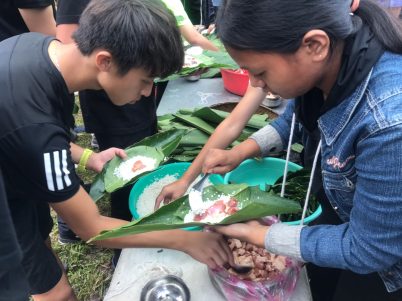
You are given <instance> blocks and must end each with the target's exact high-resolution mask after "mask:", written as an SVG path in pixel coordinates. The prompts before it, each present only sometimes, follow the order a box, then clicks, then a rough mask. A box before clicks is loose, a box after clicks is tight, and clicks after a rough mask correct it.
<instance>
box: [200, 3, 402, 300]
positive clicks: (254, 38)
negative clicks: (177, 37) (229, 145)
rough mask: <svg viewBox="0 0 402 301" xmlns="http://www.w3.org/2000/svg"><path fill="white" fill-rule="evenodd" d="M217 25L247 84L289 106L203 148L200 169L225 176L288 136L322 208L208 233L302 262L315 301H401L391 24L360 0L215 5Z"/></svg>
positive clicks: (398, 78)
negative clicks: (309, 214) (312, 221)
mask: <svg viewBox="0 0 402 301" xmlns="http://www.w3.org/2000/svg"><path fill="white" fill-rule="evenodd" d="M217 30H218V34H219V35H220V37H221V39H222V41H223V43H224V44H225V46H226V48H227V50H228V52H229V53H230V55H231V56H232V57H233V58H234V59H235V60H236V62H237V63H238V64H239V66H240V67H241V68H244V69H247V70H248V71H249V73H250V81H251V84H252V85H253V86H254V87H260V88H262V89H264V90H266V91H270V92H272V93H275V94H279V95H281V96H282V97H284V98H289V99H290V98H294V100H293V101H290V102H289V106H288V108H287V110H286V112H285V113H284V114H283V115H282V116H281V117H280V118H278V119H277V120H276V121H275V122H273V123H271V124H270V125H268V126H266V127H265V128H263V129H262V130H260V131H259V132H257V133H256V134H255V135H253V136H252V137H251V138H250V139H248V140H246V141H244V142H243V143H241V144H239V145H237V146H236V147H234V148H233V149H231V150H229V151H224V150H218V149H213V150H210V151H209V154H208V156H207V159H206V160H205V161H204V166H203V172H210V173H224V172H227V171H229V170H231V169H233V168H235V167H236V166H237V165H238V164H240V162H242V161H243V160H245V159H246V158H250V157H255V156H262V155H269V154H270V153H271V152H277V151H279V150H282V149H284V148H285V147H286V145H287V144H288V143H289V140H290V141H292V140H293V141H295V139H298V140H299V141H302V143H303V144H304V147H305V151H304V158H303V159H304V165H305V166H306V167H312V169H313V172H312V174H313V177H314V181H313V182H312V191H313V192H314V193H315V194H316V197H317V199H319V200H320V201H321V202H322V206H323V208H324V213H323V215H322V217H321V219H320V220H319V221H318V222H317V225H311V226H308V227H306V226H288V225H283V224H275V225H273V226H271V227H267V226H262V225H255V224H252V225H250V224H236V225H231V226H227V227H218V228H217V231H219V232H221V233H223V234H225V235H227V236H232V237H237V238H239V239H241V240H245V241H249V242H251V243H254V244H257V245H260V246H265V248H266V249H268V250H269V251H270V252H272V253H276V254H282V255H287V256H291V257H294V258H297V259H299V260H300V261H303V262H308V263H309V264H308V268H309V275H310V278H311V286H312V291H313V296H314V300H342V301H344V300H365V301H366V300H402V155H401V154H402V56H401V55H400V54H402V29H401V27H400V25H399V23H398V20H397V19H393V18H391V17H390V16H389V15H388V14H387V13H386V12H385V11H384V10H383V9H382V8H381V7H379V6H378V5H377V4H375V3H374V2H370V1H360V3H359V1H356V0H355V1H352V3H350V0H339V1H327V0H309V1H298V0H297V1H295V0H258V1H257V0H249V1H245V0H241V1H240V0H225V1H223V2H222V7H221V8H220V11H219V13H218V18H217ZM293 114H295V116H296V118H295V120H296V127H295V131H294V137H289V133H290V132H291V131H290V128H291V124H292V121H291V120H292V115H293ZM318 224H319V225H318Z"/></svg>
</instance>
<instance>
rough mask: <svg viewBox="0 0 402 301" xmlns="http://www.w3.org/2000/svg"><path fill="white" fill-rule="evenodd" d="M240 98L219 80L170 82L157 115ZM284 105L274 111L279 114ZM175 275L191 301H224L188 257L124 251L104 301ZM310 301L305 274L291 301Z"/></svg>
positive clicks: (128, 297)
mask: <svg viewBox="0 0 402 301" xmlns="http://www.w3.org/2000/svg"><path fill="white" fill-rule="evenodd" d="M239 100H240V97H239V96H237V95H233V94H231V93H229V92H227V91H226V90H225V89H224V88H223V83H222V79H220V78H217V79H201V80H199V81H197V82H188V81H186V80H184V79H178V80H175V81H171V82H169V84H168V86H167V88H166V90H165V93H164V95H163V97H162V100H161V103H160V105H159V107H158V110H157V114H158V115H163V114H167V113H174V112H176V111H177V110H179V109H183V108H194V107H202V106H211V105H213V104H217V103H223V102H237V101H239ZM285 105H286V101H285V102H284V103H283V104H282V105H281V106H279V107H278V108H275V109H274V110H273V111H275V112H277V113H278V114H281V113H282V112H283V110H284V108H285ZM164 274H175V275H177V276H179V277H181V278H182V279H183V280H184V282H185V283H186V284H187V286H188V287H189V289H190V293H191V300H192V301H223V300H224V298H223V297H222V296H221V295H220V294H219V293H218V291H217V290H216V289H215V288H214V287H213V285H212V283H211V281H210V279H209V276H208V273H207V267H206V265H204V264H201V263H199V262H198V261H196V260H194V259H193V258H191V257H190V256H188V255H187V254H185V253H183V252H178V251H174V250H168V249H144V248H135V249H123V251H122V253H121V255H120V259H119V262H118V264H117V267H116V269H115V272H114V275H113V279H112V281H111V284H110V286H109V289H108V292H107V294H106V296H105V298H104V300H105V301H139V300H140V294H141V290H142V288H143V287H144V286H145V284H146V283H147V282H148V281H149V280H151V279H154V278H156V277H158V276H162V275H164ZM308 300H311V293H310V287H309V284H308V280H307V275H306V273H305V270H303V271H302V273H301V275H300V278H299V280H298V282H297V286H296V289H295V292H294V294H293V296H292V298H291V301H308Z"/></svg>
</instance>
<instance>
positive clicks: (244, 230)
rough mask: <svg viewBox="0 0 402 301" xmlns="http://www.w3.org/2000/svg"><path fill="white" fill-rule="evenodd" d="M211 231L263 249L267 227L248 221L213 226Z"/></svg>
mask: <svg viewBox="0 0 402 301" xmlns="http://www.w3.org/2000/svg"><path fill="white" fill-rule="evenodd" d="M213 229H214V230H215V231H216V232H218V233H221V234H223V235H225V236H227V237H233V238H237V239H239V240H241V241H245V242H249V243H251V244H253V245H256V246H258V247H262V248H265V236H266V234H267V232H268V230H269V226H265V225H261V224H260V223H259V222H257V221H249V222H247V223H241V224H232V225H229V226H215V227H213Z"/></svg>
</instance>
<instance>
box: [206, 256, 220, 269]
mask: <svg viewBox="0 0 402 301" xmlns="http://www.w3.org/2000/svg"><path fill="white" fill-rule="evenodd" d="M205 264H206V265H207V266H208V267H209V268H210V269H211V270H216V269H217V268H218V265H217V264H216V262H215V260H214V259H213V258H208V259H207V260H205Z"/></svg>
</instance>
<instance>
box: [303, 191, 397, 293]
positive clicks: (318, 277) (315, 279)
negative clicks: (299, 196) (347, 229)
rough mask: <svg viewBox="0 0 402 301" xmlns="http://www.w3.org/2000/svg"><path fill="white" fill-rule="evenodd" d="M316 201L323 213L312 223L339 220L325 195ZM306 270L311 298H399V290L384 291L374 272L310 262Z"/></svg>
mask: <svg viewBox="0 0 402 301" xmlns="http://www.w3.org/2000/svg"><path fill="white" fill-rule="evenodd" d="M320 200H322V201H321V202H320V203H321V206H322V209H323V213H322V214H321V216H320V217H319V218H318V219H317V220H316V221H314V222H313V223H312V225H319V224H330V225H337V224H340V223H342V221H341V220H340V219H339V217H338V216H337V214H336V213H335V211H334V210H333V209H332V207H331V206H330V205H329V202H328V201H327V200H326V197H324V196H323V195H322V194H321V198H320ZM325 200H326V201H325ZM307 272H308V276H309V278H310V288H311V293H312V295H313V300H314V301H402V289H400V290H398V291H397V292H394V293H388V292H387V290H386V288H385V285H384V283H383V281H382V279H381V277H380V276H379V275H378V273H372V274H367V275H361V274H356V273H353V272H351V271H347V270H340V269H333V268H323V267H319V266H316V265H314V264H312V263H309V264H307Z"/></svg>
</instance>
